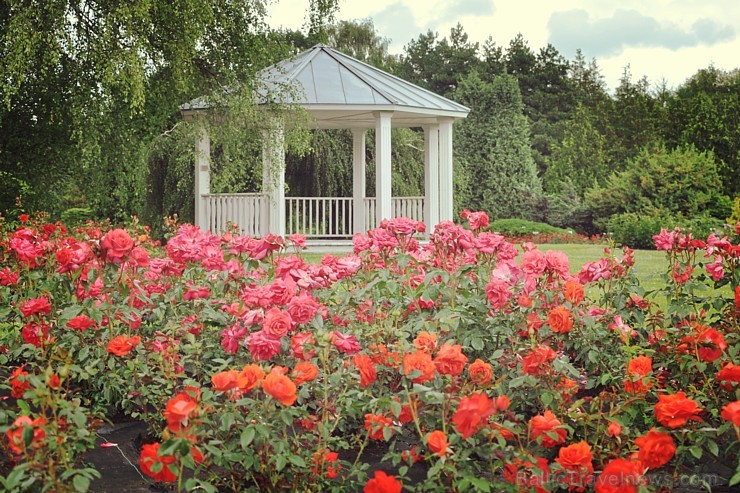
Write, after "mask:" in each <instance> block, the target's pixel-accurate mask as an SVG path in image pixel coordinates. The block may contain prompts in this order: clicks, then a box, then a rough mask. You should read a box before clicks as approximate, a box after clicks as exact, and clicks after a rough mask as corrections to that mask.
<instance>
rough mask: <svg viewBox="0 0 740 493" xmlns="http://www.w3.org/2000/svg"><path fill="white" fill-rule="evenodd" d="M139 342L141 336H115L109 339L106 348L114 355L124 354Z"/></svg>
mask: <svg viewBox="0 0 740 493" xmlns="http://www.w3.org/2000/svg"><path fill="white" fill-rule="evenodd" d="M140 342H141V338H140V337H139V336H133V337H126V336H117V337H114V338H113V339H111V341H110V342H109V343H108V347H107V348H106V350H107V351H108V352H109V353H111V354H115V355H116V356H126V355H127V354H128V353H130V352H131V350H132V349H133V348H135V347H136V346H138V345H139V343H140Z"/></svg>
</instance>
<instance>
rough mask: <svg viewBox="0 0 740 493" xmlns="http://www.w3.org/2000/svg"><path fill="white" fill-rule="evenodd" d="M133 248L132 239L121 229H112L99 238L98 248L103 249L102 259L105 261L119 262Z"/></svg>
mask: <svg viewBox="0 0 740 493" xmlns="http://www.w3.org/2000/svg"><path fill="white" fill-rule="evenodd" d="M133 248H134V239H133V238H131V237H130V236H129V235H128V233H127V232H126V231H124V230H122V229H114V230H112V231H108V233H107V234H106V235H105V236H104V237H103V239H102V240H100V249H101V250H102V251H103V259H104V260H106V261H107V262H115V263H117V264H120V263H121V262H123V260H124V259H125V258H126V257H128V255H129V254H130V253H131V250H133Z"/></svg>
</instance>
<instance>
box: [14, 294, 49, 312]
mask: <svg viewBox="0 0 740 493" xmlns="http://www.w3.org/2000/svg"><path fill="white" fill-rule="evenodd" d="M21 313H22V314H23V316H24V317H30V316H32V315H36V314H42V315H48V314H49V313H51V303H49V300H48V299H46V298H45V297H43V296H42V297H40V298H33V299H30V300H28V301H26V302H24V303H23V304H22V305H21Z"/></svg>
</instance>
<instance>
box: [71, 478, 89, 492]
mask: <svg viewBox="0 0 740 493" xmlns="http://www.w3.org/2000/svg"><path fill="white" fill-rule="evenodd" d="M72 484H73V485H74V487H75V491H80V492H82V493H84V492H85V491H87V490H89V489H90V478H88V477H86V476H82V475H80V474H78V475H76V476H75V477H74V479H73V480H72Z"/></svg>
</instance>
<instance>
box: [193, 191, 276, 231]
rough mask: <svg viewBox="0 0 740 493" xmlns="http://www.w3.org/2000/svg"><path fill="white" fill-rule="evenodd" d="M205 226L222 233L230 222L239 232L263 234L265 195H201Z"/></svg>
mask: <svg viewBox="0 0 740 493" xmlns="http://www.w3.org/2000/svg"><path fill="white" fill-rule="evenodd" d="M202 198H203V206H204V207H205V217H206V219H207V221H208V225H207V228H208V230H209V231H211V232H212V233H216V234H219V233H222V232H224V231H226V230H228V229H229V226H230V225H231V224H234V225H236V226H237V227H238V231H239V232H240V233H241V234H245V235H249V236H264V235H265V234H266V233H267V219H268V218H267V214H268V208H267V196H266V195H265V194H262V193H218V194H207V195H202Z"/></svg>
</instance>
